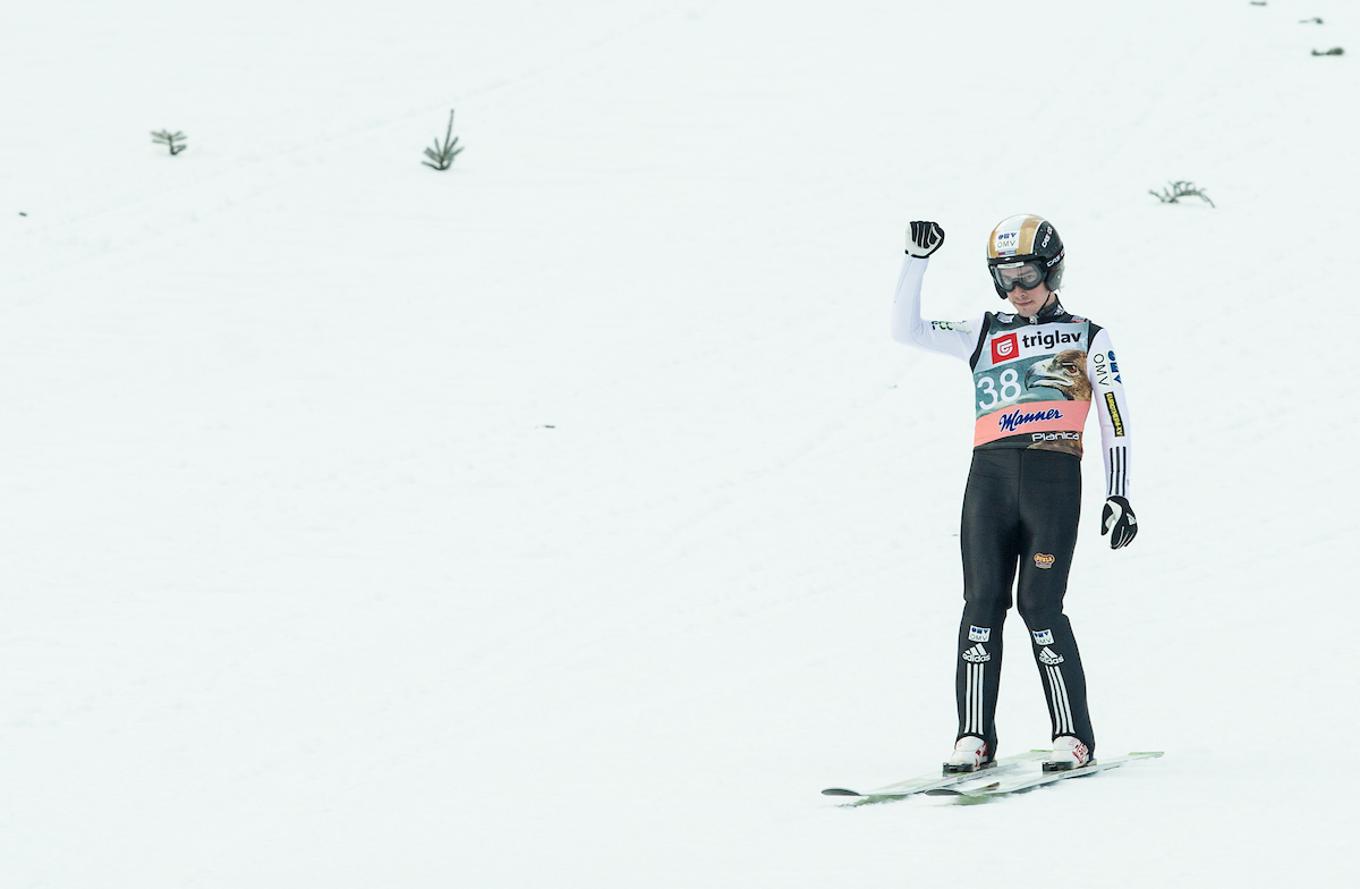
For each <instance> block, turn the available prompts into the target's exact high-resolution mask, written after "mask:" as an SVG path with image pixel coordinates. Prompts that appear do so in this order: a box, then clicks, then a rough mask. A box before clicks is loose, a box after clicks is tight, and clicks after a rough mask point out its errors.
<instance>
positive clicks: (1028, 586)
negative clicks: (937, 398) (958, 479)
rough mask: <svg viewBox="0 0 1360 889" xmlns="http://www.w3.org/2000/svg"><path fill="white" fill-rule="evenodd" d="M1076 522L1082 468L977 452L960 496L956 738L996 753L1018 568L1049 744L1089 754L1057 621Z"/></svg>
mask: <svg viewBox="0 0 1360 889" xmlns="http://www.w3.org/2000/svg"><path fill="white" fill-rule="evenodd" d="M1080 515H1081V461H1080V459H1079V458H1078V457H1075V456H1073V455H1071V454H1063V453H1058V452H1055V451H1046V450H1027V449H1024V448H992V449H983V450H977V451H974V452H973V465H972V468H971V469H970V470H969V472H968V488H967V490H966V492H965V493H964V496H963V530H962V532H961V533H960V535H959V539H960V543H961V545H962V548H963V603H964V604H963V620H962V622H961V623H960V624H959V660H958V676H957V680H956V694H957V696H958V705H959V733H958V737H960V738H961V737H963V736H965V735H975V736H977V737H979V738H982V739H983V740H984V741H986V742H987V744H988V749H989V750H990V751H992V752H993V754H995V751H996V749H997V747H996V722H995V717H996V700H997V690H998V689H999V687H1000V681H1001V653H1002V632H1001V631H1002V626H1003V624H1004V623H1005V621H1006V612H1007V611H1008V610H1009V609H1010V607H1011V587H1012V584H1014V582H1015V574H1016V565H1017V563H1018V564H1019V566H1020V582H1019V585H1018V587H1017V598H1018V600H1019V610H1020V617H1021V618H1022V619H1023V620H1024V621H1025V625H1026V627H1028V629H1029V639H1030V648H1031V650H1032V653H1033V655H1034V663H1035V665H1036V666H1038V668H1039V677H1040V679H1041V680H1042V681H1043V684H1044V696H1045V697H1046V698H1047V700H1048V711H1049V716H1050V718H1051V719H1052V723H1053V737H1054V738H1057V737H1058V736H1060V735H1073V736H1075V737H1077V738H1079V739H1081V740H1082V741H1083V742H1085V743H1086V746H1087V747H1089V748H1090V750H1091V753H1092V755H1094V754H1095V740H1096V739H1095V736H1094V735H1093V734H1092V732H1091V717H1090V714H1089V713H1088V712H1087V709H1086V676H1085V674H1084V673H1083V672H1082V669H1081V655H1080V654H1079V653H1078V652H1077V640H1076V639H1075V638H1074V637H1073V635H1072V626H1071V624H1070V623H1069V622H1068V620H1067V617H1066V616H1065V615H1064V614H1063V610H1062V603H1063V595H1064V594H1065V593H1066V592H1067V572H1068V569H1069V567H1070V566H1071V564H1072V551H1073V550H1074V549H1075V548H1076V544H1077V520H1078V518H1079V517H1080Z"/></svg>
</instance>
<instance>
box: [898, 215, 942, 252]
mask: <svg viewBox="0 0 1360 889" xmlns="http://www.w3.org/2000/svg"><path fill="white" fill-rule="evenodd" d="M943 243H944V229H942V228H940V224H939V223H938V222H913V223H911V227H910V228H908V229H907V255H908V256H915V257H917V258H918V259H925V258H926V257H927V256H929V255H930V254H932V253H934V252H935V251H936V250H939V249H940V245H941V244H943Z"/></svg>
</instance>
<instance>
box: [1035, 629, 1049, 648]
mask: <svg viewBox="0 0 1360 889" xmlns="http://www.w3.org/2000/svg"><path fill="white" fill-rule="evenodd" d="M1030 635H1031V636H1033V637H1034V644H1035V645H1052V644H1053V631H1052V630H1032V631H1031V632H1030Z"/></svg>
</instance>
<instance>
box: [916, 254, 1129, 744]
mask: <svg viewBox="0 0 1360 889" xmlns="http://www.w3.org/2000/svg"><path fill="white" fill-rule="evenodd" d="M929 262H930V260H929V259H921V258H916V257H911V256H908V257H907V259H906V261H905V262H904V264H903V266H902V273H901V275H900V277H899V278H898V282H897V295H896V299H895V300H894V303H893V319H892V332H893V338H894V339H895V340H897V341H898V342H901V343H906V344H908V345H913V346H918V347H920V348H923V349H928V350H930V351H933V352H942V353H944V354H946V355H953V356H954V357H956V358H961V359H963V360H965V361H967V362H968V364H969V366H970V367H971V368H972V371H973V395H974V407H975V422H974V429H973V462H972V467H971V469H970V470H969V473H968V484H967V488H966V489H965V492H964V497H963V521H962V529H961V531H960V534H959V540H960V546H961V549H962V553H963V601H964V606H963V618H962V620H961V621H960V624H959V640H958V665H957V674H956V680H955V694H956V697H957V701H958V714H959V730H958V736H957V737H960V738H961V737H964V736H965V735H973V736H976V737H979V738H982V739H983V740H984V741H986V742H987V744H988V750H989V755H995V751H996V725H995V715H996V701H997V689H998V687H999V683H1000V678H1001V654H1002V628H1003V624H1004V623H1005V619H1006V612H1007V611H1008V610H1009V609H1010V606H1011V590H1012V586H1014V585H1015V580H1016V574H1017V565H1018V573H1019V584H1018V586H1017V587H1016V598H1017V599H1018V605H1019V611H1020V617H1021V618H1022V619H1023V620H1024V621H1025V625H1026V626H1027V627H1028V629H1029V635H1030V641H1031V648H1032V651H1033V654H1034V662H1035V664H1036V665H1037V666H1038V668H1039V675H1040V678H1041V679H1042V681H1043V685H1044V696H1045V698H1046V699H1047V701H1048V708H1049V716H1050V719H1051V720H1052V727H1053V737H1054V738H1057V737H1059V736H1061V735H1072V736H1074V737H1076V738H1078V739H1080V740H1081V741H1082V742H1084V743H1085V744H1086V745H1087V747H1089V748H1090V751H1091V754H1092V755H1093V756H1094V753H1095V736H1094V733H1093V732H1092V730H1091V719H1090V715H1089V713H1088V712H1087V705H1086V678H1085V674H1084V673H1083V672H1082V668H1081V655H1080V653H1079V652H1078V651H1077V642H1076V639H1075V637H1074V636H1073V634H1072V627H1071V624H1070V622H1069V621H1068V619H1067V617H1066V616H1065V615H1064V614H1063V610H1062V602H1063V596H1064V594H1065V593H1066V591H1067V575H1068V570H1069V568H1070V567H1071V563H1072V553H1073V550H1074V549H1075V547H1076V541H1077V521H1078V518H1079V517H1080V514H1081V463H1080V458H1081V454H1082V441H1083V438H1082V436H1083V429H1084V426H1085V424H1086V415H1087V414H1088V413H1089V412H1090V410H1091V407H1092V406H1093V405H1094V407H1095V409H1096V413H1097V416H1098V417H1099V421H1100V433H1101V443H1102V446H1103V447H1102V450H1103V454H1104V461H1105V487H1106V496H1120V497H1128V488H1129V457H1130V453H1131V448H1130V440H1129V414H1128V405H1127V402H1126V401H1125V396H1124V386H1123V381H1122V379H1121V374H1120V371H1119V365H1118V363H1117V362H1116V360H1115V356H1114V351H1113V347H1112V346H1111V344H1110V336H1109V334H1108V333H1107V332H1106V331H1105V330H1104V329H1103V328H1102V327H1100V326H1099V325H1097V324H1095V323H1094V322H1092V321H1089V320H1088V319H1086V318H1081V317H1078V316H1076V315H1073V314H1071V313H1070V312H1068V311H1067V310H1066V309H1064V308H1063V307H1062V305H1061V303H1059V302H1058V300H1057V299H1056V298H1055V299H1054V300H1053V302H1052V303H1051V304H1050V305H1048V306H1046V307H1045V308H1044V309H1042V310H1041V311H1040V312H1039V314H1038V315H1036V316H1035V317H1034V318H1026V317H1024V316H1020V315H1015V314H1010V313H1005V312H986V313H984V314H983V315H981V316H980V317H978V318H975V319H972V320H968V321H924V320H922V318H921V282H922V279H923V277H924V276H925V271H926V267H927V266H928V264H929Z"/></svg>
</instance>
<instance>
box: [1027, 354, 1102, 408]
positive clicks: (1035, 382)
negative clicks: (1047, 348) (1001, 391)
mask: <svg viewBox="0 0 1360 889" xmlns="http://www.w3.org/2000/svg"><path fill="white" fill-rule="evenodd" d="M1034 386H1042V387H1044V388H1046V389H1057V390H1058V391H1059V392H1061V393H1062V396H1063V398H1065V399H1067V400H1068V401H1090V400H1091V381H1090V380H1089V379H1087V377H1086V353H1085V352H1083V351H1082V350H1080V349H1064V350H1063V351H1061V352H1059V353H1058V354H1057V355H1054V356H1053V357H1052V358H1049V359H1048V360H1047V361H1036V362H1035V363H1034V364H1031V365H1030V367H1029V370H1027V371H1025V387H1026V388H1031V387H1034Z"/></svg>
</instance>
